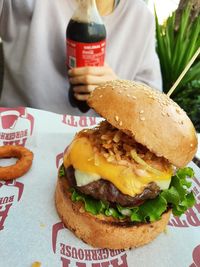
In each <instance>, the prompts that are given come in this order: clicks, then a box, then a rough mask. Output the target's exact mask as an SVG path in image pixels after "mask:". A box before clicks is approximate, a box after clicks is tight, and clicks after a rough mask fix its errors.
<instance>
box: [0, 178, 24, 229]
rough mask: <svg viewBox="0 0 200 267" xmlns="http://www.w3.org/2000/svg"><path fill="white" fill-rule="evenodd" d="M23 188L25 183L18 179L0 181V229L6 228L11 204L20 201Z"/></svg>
mask: <svg viewBox="0 0 200 267" xmlns="http://www.w3.org/2000/svg"><path fill="white" fill-rule="evenodd" d="M23 189H24V185H23V184H22V183H20V182H17V181H8V182H0V231H1V230H3V229H4V225H5V221H6V218H7V217H8V214H9V210H10V208H11V206H12V205H13V203H15V202H19V201H20V199H21V197H22V193H23Z"/></svg>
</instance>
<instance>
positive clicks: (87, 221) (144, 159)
mask: <svg viewBox="0 0 200 267" xmlns="http://www.w3.org/2000/svg"><path fill="white" fill-rule="evenodd" d="M88 104H89V106H90V107H91V108H93V109H94V110H95V111H96V112H97V113H98V114H99V115H100V116H101V117H102V118H103V119H104V120H102V121H101V123H100V124H99V125H98V126H96V127H95V128H92V129H84V130H82V131H80V132H79V133H77V134H76V135H75V137H74V139H73V141H72V142H71V144H70V145H69V146H68V148H67V149H66V150H65V152H64V156H63V163H62V165H61V166H60V169H59V175H58V180H57V186H56V192H55V204H56V208H57V212H58V214H59V216H60V218H61V220H62V221H63V223H64V224H65V226H66V227H67V228H68V229H70V230H71V231H72V232H74V234H75V235H76V236H77V237H78V238H80V239H82V240H83V241H84V242H86V243H88V244H90V245H91V246H93V247H99V248H110V249H127V248H132V247H138V246H142V245H144V244H147V243H149V242H151V241H152V240H153V239H155V238H156V237H157V236H158V235H159V234H160V233H161V232H163V231H164V230H165V228H166V225H167V223H168V221H169V218H170V215H171V212H172V213H173V214H174V215H175V216H180V215H182V214H183V213H185V211H186V210H187V209H188V208H189V207H192V206H193V205H194V203H195V198H194V195H193V193H192V192H191V189H190V187H191V181H190V179H191V178H192V177H193V175H194V173H193V170H192V169H191V168H190V167H185V166H186V165H187V164H188V163H189V162H190V161H191V160H192V159H193V156H194V155H195V153H196V150H197V135H196V132H195V128H194V126H193V124H192V122H191V121H190V119H189V118H188V116H187V115H186V113H185V112H184V111H183V110H182V109H181V108H180V107H179V106H178V105H177V104H176V103H175V102H173V101H172V100H171V99H170V98H169V97H168V96H167V95H165V94H163V93H161V92H159V91H156V90H154V89H152V88H150V87H148V86H147V85H144V84H142V83H137V82H131V81H127V80H116V81H111V82H107V83H105V84H102V85H101V86H99V87H98V88H96V89H95V90H94V91H93V92H92V93H91V96H90V97H89V99H88Z"/></svg>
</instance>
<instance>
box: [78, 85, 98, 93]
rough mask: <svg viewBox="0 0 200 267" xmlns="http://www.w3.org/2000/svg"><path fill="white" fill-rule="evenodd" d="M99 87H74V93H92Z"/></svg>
mask: <svg viewBox="0 0 200 267" xmlns="http://www.w3.org/2000/svg"><path fill="white" fill-rule="evenodd" d="M96 87H97V86H96V85H90V84H88V85H80V86H74V87H73V91H74V92H75V93H90V92H92V91H93V90H94V89H95V88H96Z"/></svg>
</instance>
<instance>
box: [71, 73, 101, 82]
mask: <svg viewBox="0 0 200 267" xmlns="http://www.w3.org/2000/svg"><path fill="white" fill-rule="evenodd" d="M69 81H70V83H71V84H101V83H103V82H104V81H105V77H104V76H93V75H80V76H75V77H71V78H70V79H69Z"/></svg>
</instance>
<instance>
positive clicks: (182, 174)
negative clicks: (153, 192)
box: [71, 167, 195, 222]
mask: <svg viewBox="0 0 200 267" xmlns="http://www.w3.org/2000/svg"><path fill="white" fill-rule="evenodd" d="M193 176H194V171H193V170H192V168H190V167H186V168H183V169H180V170H178V171H177V172H176V175H174V176H173V177H172V179H171V183H170V186H169V188H168V189H166V190H163V191H162V192H161V193H160V194H159V195H158V196H157V197H156V198H155V199H150V200H147V201H145V202H144V203H143V204H142V205H140V206H137V207H122V206H120V205H119V204H117V205H116V206H115V207H113V206H112V207H111V206H110V204H109V202H105V201H102V200H96V199H94V198H92V197H90V196H86V195H84V194H81V193H79V192H77V191H76V190H75V189H72V196H71V199H72V201H74V202H76V201H82V202H83V203H84V207H85V210H86V211H88V212H90V213H92V214H93V215H97V214H104V215H106V216H112V217H114V218H117V219H122V220H123V219H124V218H127V217H129V218H130V220H131V221H132V222H154V221H157V220H159V219H160V218H161V216H162V214H163V212H165V211H166V210H167V209H168V207H170V208H172V212H173V214H174V215H175V216H181V215H182V214H184V213H185V211H186V210H187V209H188V208H191V207H192V206H193V205H194V204H195V197H194V195H193V192H190V191H188V190H189V189H190V188H191V185H192V182H191V181H190V180H191V178H192V177H193Z"/></svg>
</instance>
